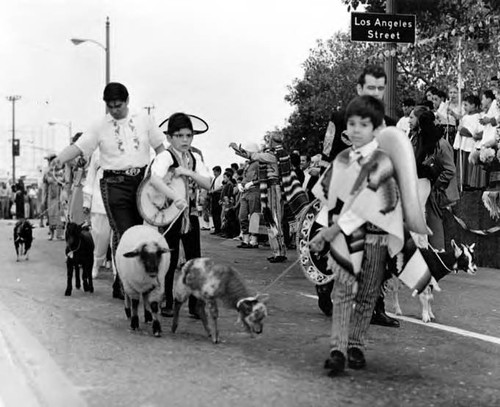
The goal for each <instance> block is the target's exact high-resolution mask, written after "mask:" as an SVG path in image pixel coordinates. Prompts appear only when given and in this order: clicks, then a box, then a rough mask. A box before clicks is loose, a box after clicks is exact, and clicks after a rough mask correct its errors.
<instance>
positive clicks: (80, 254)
mask: <svg viewBox="0 0 500 407" xmlns="http://www.w3.org/2000/svg"><path fill="white" fill-rule="evenodd" d="M65 238H66V270H67V280H68V281H67V285H66V292H65V293H64V295H66V296H69V295H71V291H72V288H73V287H72V280H73V271H74V272H75V287H76V288H77V289H80V266H82V281H83V291H89V292H91V293H93V292H94V285H93V283H92V267H93V265H94V240H93V239H92V235H91V234H90V231H89V230H88V229H87V228H83V227H82V225H77V224H76V223H73V222H69V223H68V225H67V226H66V235H65Z"/></svg>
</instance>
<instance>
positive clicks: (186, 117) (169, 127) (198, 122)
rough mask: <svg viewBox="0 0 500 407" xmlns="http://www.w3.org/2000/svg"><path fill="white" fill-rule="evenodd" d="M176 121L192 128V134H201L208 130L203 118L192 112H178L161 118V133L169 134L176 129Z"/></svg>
mask: <svg viewBox="0 0 500 407" xmlns="http://www.w3.org/2000/svg"><path fill="white" fill-rule="evenodd" d="M178 123H183V124H182V126H183V127H184V126H187V127H190V128H191V129H192V130H193V134H203V133H206V132H207V131H208V124H207V122H206V121H205V120H203V119H202V118H200V117H198V116H195V115H192V114H187V113H180V112H179V113H174V114H172V115H171V116H170V117H169V118H168V119H165V120H163V121H162V122H161V124H160V126H159V127H160V129H161V130H163V133H165V134H171V133H173V132H174V131H177V130H178V127H179V126H178ZM189 124H191V126H189ZM165 127H166V128H165Z"/></svg>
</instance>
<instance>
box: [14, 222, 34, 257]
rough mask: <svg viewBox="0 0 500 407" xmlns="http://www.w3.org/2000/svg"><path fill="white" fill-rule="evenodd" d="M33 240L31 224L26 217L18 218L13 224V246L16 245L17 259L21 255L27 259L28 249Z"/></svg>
mask: <svg viewBox="0 0 500 407" xmlns="http://www.w3.org/2000/svg"><path fill="white" fill-rule="evenodd" d="M32 242H33V225H32V224H31V223H30V222H29V221H28V220H26V219H20V220H18V221H17V222H16V226H14V246H15V247H16V254H17V260H16V261H19V260H20V259H21V258H22V257H23V256H24V258H25V259H26V260H28V251H29V250H30V249H31V244H32Z"/></svg>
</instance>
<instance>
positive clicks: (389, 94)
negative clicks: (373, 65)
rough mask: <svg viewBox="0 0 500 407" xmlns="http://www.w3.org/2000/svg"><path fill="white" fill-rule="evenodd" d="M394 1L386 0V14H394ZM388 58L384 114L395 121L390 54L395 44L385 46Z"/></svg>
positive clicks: (393, 61)
mask: <svg viewBox="0 0 500 407" xmlns="http://www.w3.org/2000/svg"><path fill="white" fill-rule="evenodd" d="M396 12H397V10H396V0H387V2H386V14H396ZM386 49H387V50H388V51H389V56H388V57H387V59H386V60H385V66H384V68H385V72H386V74H387V89H386V92H385V101H384V102H385V111H386V114H387V115H388V116H389V117H391V118H393V119H396V76H397V72H396V57H395V56H393V55H392V54H393V53H395V51H396V50H397V44H396V43H389V44H386Z"/></svg>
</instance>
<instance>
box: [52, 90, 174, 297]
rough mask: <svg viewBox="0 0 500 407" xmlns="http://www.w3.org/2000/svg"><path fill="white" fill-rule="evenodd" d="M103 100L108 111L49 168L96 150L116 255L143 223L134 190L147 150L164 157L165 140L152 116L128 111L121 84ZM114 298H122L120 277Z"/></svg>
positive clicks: (61, 153) (141, 174) (124, 92)
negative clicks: (128, 233)
mask: <svg viewBox="0 0 500 407" xmlns="http://www.w3.org/2000/svg"><path fill="white" fill-rule="evenodd" d="M103 100H104V102H105V103H106V107H107V109H108V113H107V114H106V116H105V117H104V118H102V119H100V120H99V121H97V122H96V123H95V124H94V125H93V126H92V127H91V128H90V129H89V130H87V131H85V132H84V134H83V135H82V136H81V137H80V138H79V139H78V140H77V141H76V142H75V143H74V144H71V145H69V146H68V147H66V148H65V149H64V150H63V151H61V152H60V153H59V155H58V156H57V157H56V158H55V159H54V160H53V161H52V163H51V165H53V166H61V165H62V164H64V163H66V162H68V161H70V160H72V159H74V158H76V157H77V156H79V155H80V154H82V153H83V155H85V156H87V157H89V156H91V155H92V153H93V152H94V150H96V149H99V153H100V162H101V167H102V169H103V178H102V180H101V182H100V187H101V193H102V199H103V202H104V206H105V208H106V213H107V215H108V219H109V223H110V225H111V229H112V231H113V242H112V250H113V253H114V252H115V251H116V247H117V246H118V242H119V240H120V238H121V236H122V235H123V233H124V232H125V231H126V230H127V229H128V228H129V227H131V226H134V225H139V224H142V223H143V219H142V217H141V215H140V214H139V210H138V208H137V203H136V195H137V189H138V187H139V184H140V182H141V181H142V179H143V177H144V172H145V169H146V166H147V165H148V163H149V161H150V148H153V149H154V150H155V152H156V153H157V154H158V153H160V152H162V151H164V150H165V147H164V145H163V142H164V141H165V135H164V134H163V132H162V131H161V130H160V128H159V127H158V126H156V125H155V124H154V122H153V120H152V118H151V117H150V116H147V115H145V114H140V113H138V112H134V111H131V110H130V109H129V107H128V104H129V94H128V91H127V88H126V87H125V86H124V85H122V84H121V83H118V82H111V83H108V84H107V85H106V87H105V88H104V94H103ZM141 113H142V112H141ZM113 297H114V298H123V294H122V292H121V284H120V281H119V279H118V277H117V278H116V279H115V283H114V284H113Z"/></svg>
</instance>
